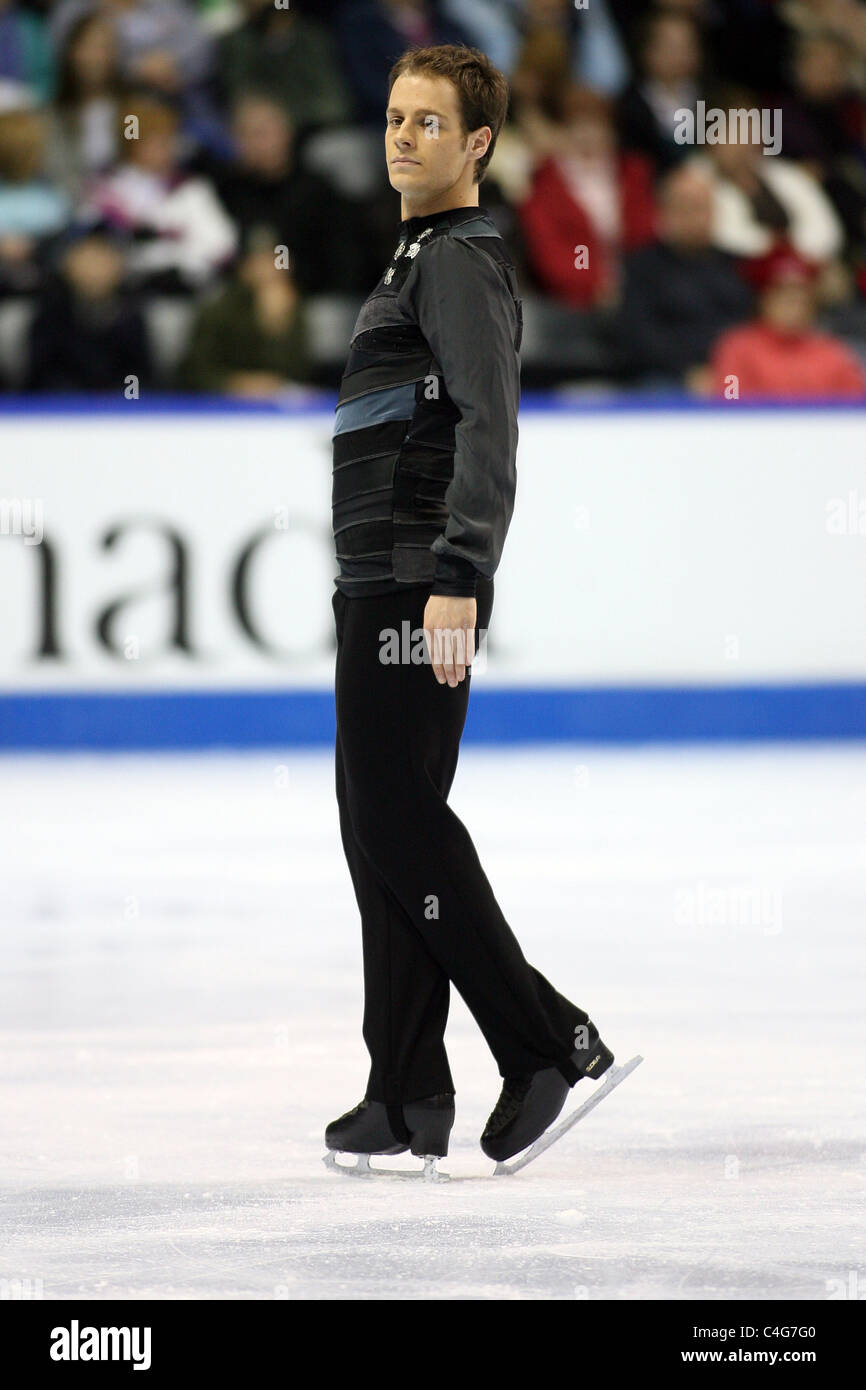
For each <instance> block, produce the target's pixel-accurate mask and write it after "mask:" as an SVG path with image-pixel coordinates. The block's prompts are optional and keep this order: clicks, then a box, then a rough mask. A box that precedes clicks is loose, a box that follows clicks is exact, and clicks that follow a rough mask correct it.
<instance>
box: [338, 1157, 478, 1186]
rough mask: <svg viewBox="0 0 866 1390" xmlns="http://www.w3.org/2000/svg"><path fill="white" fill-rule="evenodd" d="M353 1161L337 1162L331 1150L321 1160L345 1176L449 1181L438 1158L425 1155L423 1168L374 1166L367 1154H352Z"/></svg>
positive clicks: (449, 1178)
mask: <svg viewBox="0 0 866 1390" xmlns="http://www.w3.org/2000/svg"><path fill="white" fill-rule="evenodd" d="M350 1157H353V1158H354V1159H355V1160H356V1161H355V1162H354V1163H339V1162H338V1161H337V1155H336V1153H334V1152H333V1151H329V1152H328V1153H326V1154H325V1156H324V1158H323V1159H322V1162H323V1163H324V1165H325V1167H326V1168H328V1169H330V1170H331V1172H332V1173H341V1174H342V1175H343V1177H346V1178H400V1179H405V1178H414V1179H415V1181H416V1182H417V1181H418V1180H419V1179H420V1180H421V1181H422V1182H450V1181H451V1177H450V1175H449V1174H448V1173H440V1171H439V1169H438V1168H437V1167H436V1164H437V1163H438V1161H439V1160H438V1159H437V1158H434V1157H432V1156H431V1155H425V1157H424V1167H423V1168H412V1169H409V1168H374V1167H372V1165H371V1163H370V1155H369V1154H352V1155H350Z"/></svg>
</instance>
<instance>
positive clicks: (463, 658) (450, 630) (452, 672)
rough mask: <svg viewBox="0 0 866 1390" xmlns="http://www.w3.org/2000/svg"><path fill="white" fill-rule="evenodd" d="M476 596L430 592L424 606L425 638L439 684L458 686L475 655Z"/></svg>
mask: <svg viewBox="0 0 866 1390" xmlns="http://www.w3.org/2000/svg"><path fill="white" fill-rule="evenodd" d="M476 611H477V610H476V605H475V599H474V598H448V597H446V595H445V594H431V595H430V597H429V598H428V600H427V605H426V607H425V609H424V641H425V643H426V645H427V655H428V656H429V658H430V663H431V665H432V667H433V674H434V676H435V677H436V679H437V681H438V682H439V684H440V685H444V684H445V682H446V681H447V682H448V684H449V685H452V686H453V685H457V683H458V681H462V680H463V678H464V676H465V675H466V667H467V666H470V665H471V664H472V658H473V657H474V655H475V621H476Z"/></svg>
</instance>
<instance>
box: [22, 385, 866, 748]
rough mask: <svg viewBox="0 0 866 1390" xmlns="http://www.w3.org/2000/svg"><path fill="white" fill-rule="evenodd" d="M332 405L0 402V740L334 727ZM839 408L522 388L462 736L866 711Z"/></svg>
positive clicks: (226, 740) (860, 481) (803, 734)
mask: <svg viewBox="0 0 866 1390" xmlns="http://www.w3.org/2000/svg"><path fill="white" fill-rule="evenodd" d="M329 404H330V403H329ZM332 419H333V417H332V412H331V409H330V408H320V407H315V408H285V409H273V408H258V407H255V408H250V407H237V406H235V407H228V408H226V407H224V406H223V407H219V408H217V407H214V406H212V405H207V406H204V405H202V404H201V403H198V404H191V403H189V402H183V401H169V400H164V401H162V402H159V403H154V404H145V403H144V402H141V401H139V402H123V403H118V402H116V401H112V402H110V403H105V404H104V405H102V404H101V405H100V408H99V410H98V411H96V412H94V410H93V409H92V408H88V409H86V410H85V409H82V408H81V407H80V406H76V405H74V404H66V403H62V402H60V403H58V402H54V403H41V404H40V405H39V408H38V410H37V409H34V407H33V404H32V403H27V404H26V405H24V404H23V403H16V402H14V401H8V402H7V403H5V404H4V406H3V407H2V414H0V429H2V434H3V446H2V456H3V462H4V467H3V474H2V480H0V623H2V634H3V638H2V644H0V746H3V747H7V748H28V747H33V748H38V747H66V748H75V747H88V748H98V747H103V746H104V747H108V748H149V747H150V748H155V747H163V748H171V747H208V746H216V745H223V746H232V745H236V746H240V747H244V746H247V747H249V746H259V747H264V746H272V745H273V746H279V745H283V744H292V743H299V744H326V743H328V742H330V741H331V740H332V738H333V696H332V679H333V661H334V633H333V615H332V611H331V607H330V598H331V593H332V590H333V575H334V562H333V558H332V540H331V534H330V526H329V519H330V518H329V504H330V434H331V428H332ZM864 426H866V412H864V411H862V410H859V409H856V408H839V409H833V408H825V409H809V410H803V409H792V408H784V409H781V408H780V409H756V408H750V407H744V406H743V405H741V404H738V403H737V404H735V403H729V404H728V405H726V406H724V407H711V408H707V407H693V406H692V407H689V408H676V409H675V408H671V407H670V406H661V405H657V404H656V405H652V404H646V403H644V404H642V405H635V404H633V403H632V404H630V405H628V406H626V407H625V408H623V407H616V408H614V407H586V406H581V407H579V408H571V407H568V408H566V407H563V406H561V405H555V404H553V403H551V402H550V401H546V402H539V401H537V400H536V401H533V400H527V401H525V402H524V406H523V409H522V411H521V437H520V452H519V456H518V491H517V504H516V509H515V514H514V519H513V522H512V526H511V529H510V532H509V536H508V541H507V545H506V549H505V554H504V558H503V561H502V564H501V565H500V568H499V570H498V571H497V575H496V597H495V605H494V613H493V619H492V623H491V631H490V634H489V637H488V640H487V642H486V645H485V649H484V653H483V661H482V662H480V663H479V665H478V667H477V669H476V671H475V673H474V675H473V700H472V706H471V709H470V716H469V722H468V725H467V733H466V737H467V739H469V740H470V741H483V742H500V741H512V740H520V741H523V740H534V739H544V740H549V739H550V740H557V739H569V740H572V739H588V740H601V741H614V742H632V741H646V740H657V739H673V740H677V739H702V738H707V739H725V738H736V739H742V738H746V739H748V738H771V739H772V738H813V737H821V738H826V737H843V738H858V737H863V736H864V735H866V611H864V610H866V453H864V450H863V447H862V441H863V435H864Z"/></svg>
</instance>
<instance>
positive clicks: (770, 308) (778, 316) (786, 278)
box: [711, 248, 866, 401]
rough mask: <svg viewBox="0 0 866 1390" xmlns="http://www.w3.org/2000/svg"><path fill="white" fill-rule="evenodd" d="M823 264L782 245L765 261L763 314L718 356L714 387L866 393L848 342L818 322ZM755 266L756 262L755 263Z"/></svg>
mask: <svg viewBox="0 0 866 1390" xmlns="http://www.w3.org/2000/svg"><path fill="white" fill-rule="evenodd" d="M818 269H819V268H818V267H817V266H816V265H814V264H810V263H808V262H807V261H805V260H804V259H803V258H802V257H801V256H798V255H797V254H796V252H792V251H787V250H785V249H783V248H779V249H778V250H777V251H775V252H774V253H773V254H771V255H770V256H768V257H767V258H766V260H765V261H764V262H763V263H762V265H761V267H760V271H759V273H757V275H756V278H757V280H758V283H759V285H760V287H761V295H760V298H759V300H758V314H757V318H755V319H754V320H753V321H752V322H751V323H747V324H743V325H741V326H740V327H738V328H732V329H729V330H728V332H726V333H724V334H723V335H722V337H721V338H720V339H719V341H718V342H717V344H716V347H715V350H714V352H713V356H712V362H711V373H712V392H713V394H714V395H719V396H725V397H727V398H728V399H740V400H750V399H754V398H756V397H765V398H775V399H786V400H802V401H805V400H828V399H831V398H833V397H836V398H840V397H841V398H849V399H850V398H857V399H862V397H863V396H864V395H866V376H864V372H863V368H862V366H861V364H860V363H859V362H858V360H857V358H856V357H855V356H854V354H853V353H852V352H850V351H849V349H848V348H847V347H845V345H844V344H843V343H841V342H839V341H837V339H835V338H831V337H830V336H829V335H827V334H825V333H819V332H817V330H816V329H815V327H814V324H815V318H816V314H817V302H816V292H815V282H816V279H817V276H818ZM756 270H757V268H756Z"/></svg>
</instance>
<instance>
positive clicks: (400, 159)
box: [391, 154, 421, 164]
mask: <svg viewBox="0 0 866 1390" xmlns="http://www.w3.org/2000/svg"><path fill="white" fill-rule="evenodd" d="M391 163H392V164H420V163H421V161H420V159H407V158H406V156H405V155H403V154H398V155H397V157H396V159H392V160H391Z"/></svg>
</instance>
